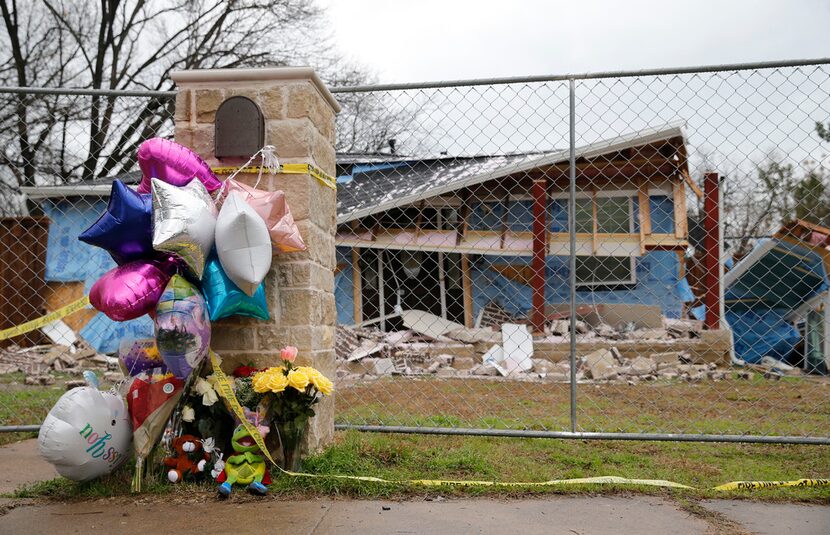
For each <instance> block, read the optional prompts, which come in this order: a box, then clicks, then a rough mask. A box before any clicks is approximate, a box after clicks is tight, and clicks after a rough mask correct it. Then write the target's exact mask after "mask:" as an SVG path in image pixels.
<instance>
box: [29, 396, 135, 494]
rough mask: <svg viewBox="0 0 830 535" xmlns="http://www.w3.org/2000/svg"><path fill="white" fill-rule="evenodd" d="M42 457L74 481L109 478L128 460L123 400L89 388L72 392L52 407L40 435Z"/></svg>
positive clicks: (129, 435)
mask: <svg viewBox="0 0 830 535" xmlns="http://www.w3.org/2000/svg"><path fill="white" fill-rule="evenodd" d="M37 439H38V448H39V450H40V455H41V456H42V457H43V458H44V459H46V460H47V461H48V462H50V463H52V464H53V465H54V466H55V468H56V469H57V471H58V473H59V474H60V475H62V476H64V477H66V478H69V479H72V480H75V481H89V480H90V479H95V478H96V477H99V476H102V475H104V474H108V473H110V472H112V471H113V470H115V469H116V468H118V466H120V465H121V464H122V463H123V462H124V461H126V460H127V457H129V454H130V445H131V444H132V428H131V427H130V418H129V413H128V412H127V405H126V403H124V399H123V398H122V397H121V396H119V395H117V394H113V393H110V392H101V391H99V390H98V389H97V388H92V387H89V386H86V387H79V388H73V389H72V390H70V391H69V392H67V393H65V394H64V395H63V396H61V398H60V399H59V400H58V402H57V403H55V406H54V407H52V410H50V411H49V414H48V415H47V416H46V419H45V420H44V421H43V425H41V426H40V433H39V434H38V437H37Z"/></svg>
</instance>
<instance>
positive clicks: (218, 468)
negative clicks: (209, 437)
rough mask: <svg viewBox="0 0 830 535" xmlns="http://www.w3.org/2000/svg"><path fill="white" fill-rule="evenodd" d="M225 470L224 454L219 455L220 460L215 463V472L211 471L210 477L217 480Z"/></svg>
mask: <svg viewBox="0 0 830 535" xmlns="http://www.w3.org/2000/svg"><path fill="white" fill-rule="evenodd" d="M224 469H225V461H223V460H222V454H221V453H220V454H219V459H218V460H217V461H216V462H215V463H213V470H211V471H210V477H212V478H213V479H216V478H217V477H219V474H221V473H222V471H223V470H224Z"/></svg>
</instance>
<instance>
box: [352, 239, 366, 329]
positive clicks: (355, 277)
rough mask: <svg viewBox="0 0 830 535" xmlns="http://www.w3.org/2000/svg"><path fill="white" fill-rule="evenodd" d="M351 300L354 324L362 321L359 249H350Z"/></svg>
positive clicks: (361, 283)
mask: <svg viewBox="0 0 830 535" xmlns="http://www.w3.org/2000/svg"><path fill="white" fill-rule="evenodd" d="M352 300H353V301H354V303H353V304H354V322H355V323H360V322H362V321H363V280H362V279H361V272H360V249H358V248H357V247H352Z"/></svg>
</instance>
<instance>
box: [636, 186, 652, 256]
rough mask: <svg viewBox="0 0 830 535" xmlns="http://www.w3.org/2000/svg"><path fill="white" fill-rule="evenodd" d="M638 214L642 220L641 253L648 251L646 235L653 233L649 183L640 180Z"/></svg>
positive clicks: (640, 220)
mask: <svg viewBox="0 0 830 535" xmlns="http://www.w3.org/2000/svg"><path fill="white" fill-rule="evenodd" d="M637 204H638V210H637V216H638V219H639V222H640V254H645V252H646V236H647V235H650V234H651V202H650V197H649V195H648V183H647V182H645V181H642V180H641V181H640V183H639V185H638V188H637Z"/></svg>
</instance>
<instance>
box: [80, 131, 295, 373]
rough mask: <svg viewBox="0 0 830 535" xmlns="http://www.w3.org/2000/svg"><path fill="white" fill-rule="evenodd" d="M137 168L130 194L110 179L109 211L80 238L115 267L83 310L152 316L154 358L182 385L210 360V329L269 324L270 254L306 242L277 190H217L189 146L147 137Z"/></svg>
mask: <svg viewBox="0 0 830 535" xmlns="http://www.w3.org/2000/svg"><path fill="white" fill-rule="evenodd" d="M138 165H139V167H140V168H141V171H142V179H141V183H140V184H139V186H138V188H137V189H136V190H132V189H130V188H129V187H127V186H126V185H125V184H124V183H123V182H121V181H120V180H116V181H114V182H113V185H112V193H111V195H110V200H109V204H108V206H107V210H106V211H105V212H104V213H103V214H102V215H101V216H100V217H99V218H98V220H97V221H96V222H95V223H93V224H92V226H90V227H89V228H88V229H87V230H85V231H84V232H83V233H82V234H81V235H80V236H79V239H80V240H81V241H83V242H86V243H88V244H90V245H94V246H98V247H101V248H103V249H105V250H107V251H108V252H109V254H110V255H111V256H112V258H113V260H115V262H116V263H117V264H118V266H117V267H116V268H114V269H112V270H111V271H109V272H107V273H105V274H104V275H103V276H102V277H101V278H100V279H99V280H98V281H97V282H96V283H95V284H94V285H93V286H92V289H91V291H90V302H91V303H92V305H93V306H94V307H95V308H96V309H98V310H100V311H101V312H103V313H104V314H106V315H107V316H108V317H110V318H111V319H113V320H116V321H127V320H131V319H135V318H138V317H140V316H142V315H144V314H149V315H150V316H151V317H153V318H154V322H155V332H156V343H157V347H158V352H159V353H160V355H161V357H162V359H163V361H164V363H165V365H166V366H167V368H168V369H169V370H170V371H171V372H172V373H173V374H174V375H175V376H176V377H178V378H180V379H185V378H187V376H188V375H189V374H190V372H191V371H192V370H193V369H194V368H195V367H196V366H197V365H198V364H199V362H201V361H202V360H203V359H204V358H205V357H206V355H207V353H208V349H209V345H210V322H211V321H215V320H218V319H220V318H224V317H227V316H231V315H235V314H239V315H245V316H252V317H255V318H259V319H268V317H269V315H268V308H267V305H266V302H265V288H264V284H263V279H264V278H265V275H266V274H267V273H268V270H269V269H270V268H271V260H272V250H273V248H276V249H277V250H280V251H297V250H302V249H304V248H305V244H304V243H303V241H302V238H300V235H299V231H298V229H297V226H296V224H295V223H294V220H293V218H292V216H291V212H290V210H289V209H288V206H287V205H286V203H285V196H284V194H283V193H282V192H279V191H277V192H271V191H262V190H258V189H256V188H252V187H249V186H247V185H245V184H242V183H240V182H237V181H236V180H234V179H233V178H230V179H228V180H226V181H225V182H224V183H223V182H221V181H220V180H219V179H218V178H217V177H216V176H215V175H214V174H213V172H212V171H211V170H210V167H209V166H208V165H207V163H205V162H204V160H202V159H201V158H200V157H199V156H198V155H197V154H196V153H194V152H193V151H191V150H190V149H188V148H187V147H183V146H182V145H179V144H177V143H174V142H172V141H169V140H166V139H161V138H154V139H150V140H148V141H145V142H144V143H142V145H141V146H140V147H139V149H138Z"/></svg>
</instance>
